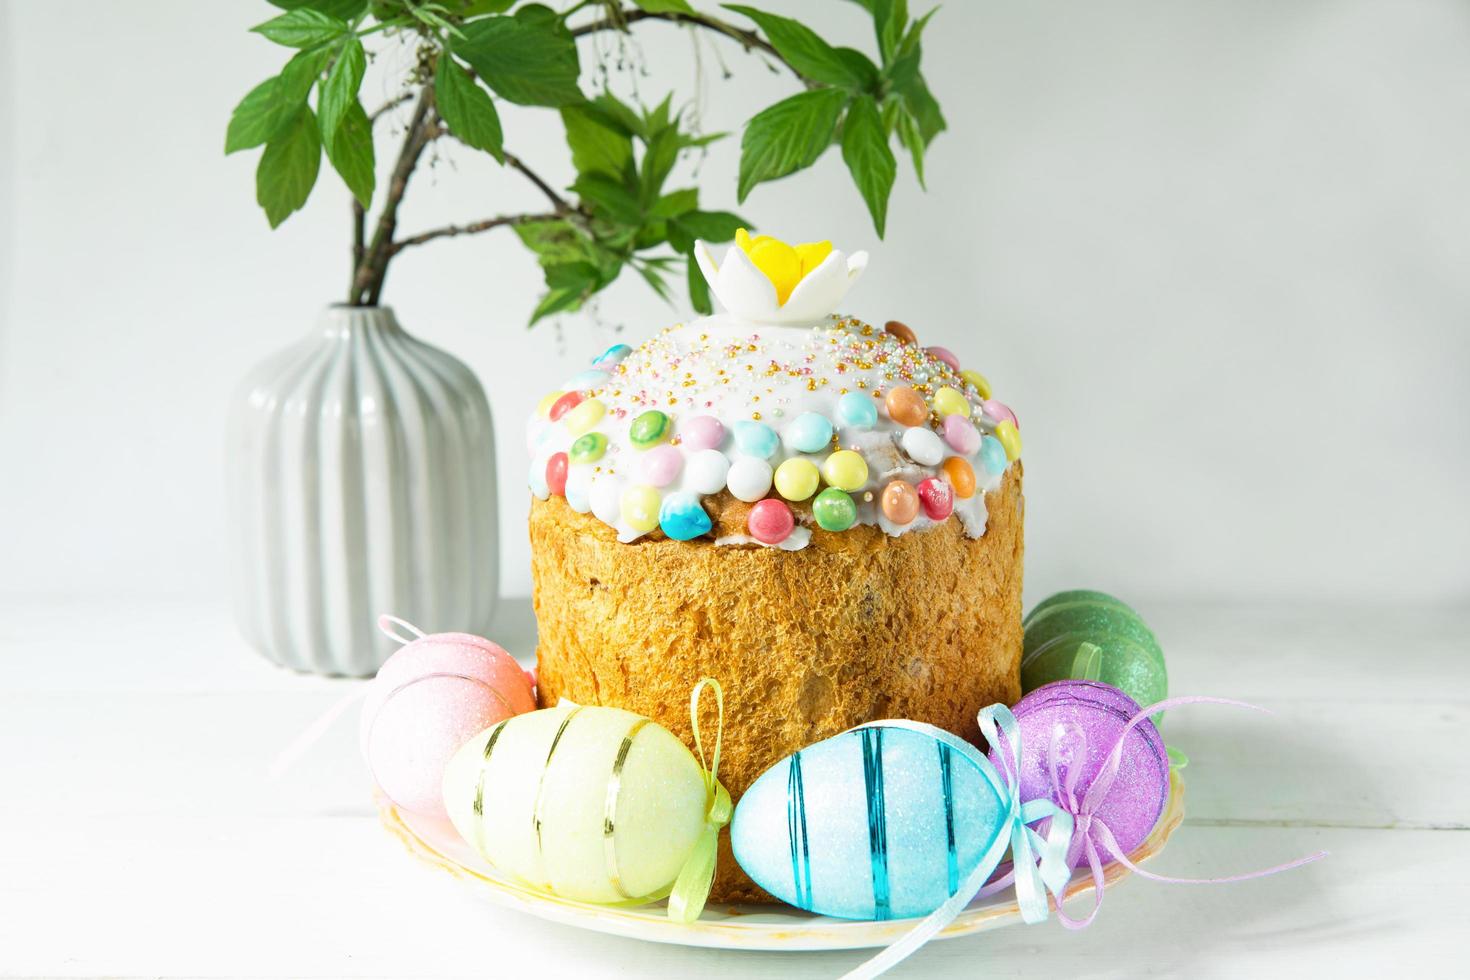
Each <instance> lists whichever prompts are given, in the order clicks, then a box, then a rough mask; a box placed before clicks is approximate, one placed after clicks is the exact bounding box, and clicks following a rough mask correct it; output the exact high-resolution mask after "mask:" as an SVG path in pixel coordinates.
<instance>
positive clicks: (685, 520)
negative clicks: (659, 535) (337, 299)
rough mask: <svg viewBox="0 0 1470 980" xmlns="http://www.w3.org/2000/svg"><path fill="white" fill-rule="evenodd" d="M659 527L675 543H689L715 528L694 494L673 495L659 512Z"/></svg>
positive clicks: (670, 495)
mask: <svg viewBox="0 0 1470 980" xmlns="http://www.w3.org/2000/svg"><path fill="white" fill-rule="evenodd" d="M658 526H659V527H660V528H662V529H663V532H664V534H667V535H668V536H669V537H671V538H673V539H674V540H675V541H688V540H690V539H691V538H697V537H699V536H700V535H701V534H707V533H709V529H710V528H711V527H713V526H714V524H713V522H712V521H711V520H710V518H709V515H708V514H706V513H705V512H704V508H703V507H701V506H700V504H699V497H698V495H696V494H692V493H684V492H680V493H671V494H669V495H668V496H667V497H665V498H664V502H663V505H662V506H661V507H659V511H658Z"/></svg>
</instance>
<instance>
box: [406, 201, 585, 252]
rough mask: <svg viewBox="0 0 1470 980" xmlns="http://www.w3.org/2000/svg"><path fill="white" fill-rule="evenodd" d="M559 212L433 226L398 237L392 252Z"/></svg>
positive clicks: (551, 216) (552, 218) (552, 216)
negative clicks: (429, 228)
mask: <svg viewBox="0 0 1470 980" xmlns="http://www.w3.org/2000/svg"><path fill="white" fill-rule="evenodd" d="M561 216H562V215H561V212H559V211H550V212H546V213H544V214H507V215H501V216H500V217H498V218H486V219H484V220H483V221H472V222H470V223H469V224H467V225H446V226H445V227H443V228H434V229H432V230H430V231H424V232H420V233H419V234H417V235H414V236H412V237H410V238H400V239H399V240H398V241H396V242H394V243H393V248H392V254H394V255H397V254H398V253H399V252H401V251H403V250H404V249H405V248H408V247H409V246H410V245H422V244H424V242H431V241H433V240H434V239H436V238H452V237H454V236H455V235H478V234H479V233H480V232H482V231H489V230H490V229H492V228H502V227H506V226H513V225H529V224H534V223H536V222H538V221H556V220H557V219H559V218H560V217H561Z"/></svg>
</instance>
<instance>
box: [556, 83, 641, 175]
mask: <svg viewBox="0 0 1470 980" xmlns="http://www.w3.org/2000/svg"><path fill="white" fill-rule="evenodd" d="M614 101H616V100H614ZM561 121H562V125H563V126H564V127H565V128H566V132H567V146H569V147H571V150H572V166H574V167H576V168H577V173H579V174H591V173H597V174H606V175H608V176H610V177H616V178H618V179H619V180H622V179H625V178H631V176H632V174H633V140H632V137H630V136H629V134H628V133H627V132H626V131H625V130H624V129H623V128H622V127H621V124H620V123H619V122H618V121H617V119H616V117H614V116H612V115H611V114H610V113H609V112H607V111H606V109H605V108H601V107H598V106H597V105H596V104H595V103H591V102H588V103H586V104H584V105H576V106H564V107H562V110H561Z"/></svg>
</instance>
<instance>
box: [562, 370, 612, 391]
mask: <svg viewBox="0 0 1470 980" xmlns="http://www.w3.org/2000/svg"><path fill="white" fill-rule="evenodd" d="M605 384H607V372H606V371H598V370H596V369H592V370H588V371H583V372H582V373H581V374H578V375H575V376H573V377H571V378H568V379H567V383H566V384H564V385H562V388H563V389H564V390H566V391H590V390H592V389H593V388H601V387H602V386H603V385H605Z"/></svg>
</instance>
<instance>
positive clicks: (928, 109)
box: [898, 75, 947, 146]
mask: <svg viewBox="0 0 1470 980" xmlns="http://www.w3.org/2000/svg"><path fill="white" fill-rule="evenodd" d="M898 94H899V95H901V96H902V97H903V101H904V105H905V106H907V107H908V110H909V114H910V115H912V116H913V117H914V122H916V123H918V126H919V135H920V136H922V137H923V138H924V145H925V146H928V145H929V144H930V143H932V142H933V141H934V137H936V136H938V135H939V134H940V133H942V132H944V130H945V129H946V128H947V124H946V123H945V121H944V113H942V112H940V111H939V103H938V102H936V101H935V99H934V96H933V95H931V94H930V93H929V87H928V86H927V85H925V84H924V76H922V75H915V76H914V79H913V81H912V82H910V83H909V84H908V85H906V86H904V88H903V89H901V90H899V93H898Z"/></svg>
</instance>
